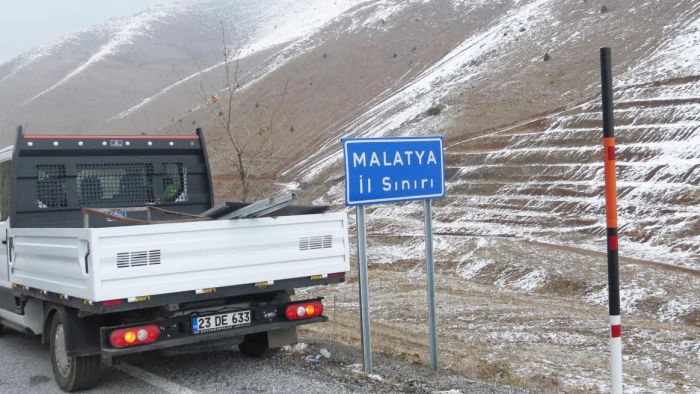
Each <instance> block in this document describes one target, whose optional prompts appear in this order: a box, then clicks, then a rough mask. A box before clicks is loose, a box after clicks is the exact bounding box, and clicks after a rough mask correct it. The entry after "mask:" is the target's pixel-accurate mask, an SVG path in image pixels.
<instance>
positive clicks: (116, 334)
mask: <svg viewBox="0 0 700 394" xmlns="http://www.w3.org/2000/svg"><path fill="white" fill-rule="evenodd" d="M159 337H160V329H159V328H158V326H156V325H154V324H150V325H147V326H138V327H129V328H120V329H119V330H114V331H112V333H111V334H110V335H109V342H110V343H111V344H112V346H114V347H118V348H121V347H129V346H136V345H143V344H146V343H151V342H155V341H157V340H158V338H159Z"/></svg>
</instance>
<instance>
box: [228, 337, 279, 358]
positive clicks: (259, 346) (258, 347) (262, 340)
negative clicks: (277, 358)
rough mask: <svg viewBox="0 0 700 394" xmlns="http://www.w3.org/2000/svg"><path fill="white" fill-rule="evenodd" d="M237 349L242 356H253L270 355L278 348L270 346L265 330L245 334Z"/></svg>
mask: <svg viewBox="0 0 700 394" xmlns="http://www.w3.org/2000/svg"><path fill="white" fill-rule="evenodd" d="M238 349H239V350H240V351H241V353H243V355H244V356H246V357H254V358H264V357H271V356H274V355H275V354H277V352H278V351H279V350H280V349H279V348H270V346H269V344H268V342H267V333H266V332H258V333H255V334H248V335H246V336H245V338H244V339H243V342H241V343H240V345H238Z"/></svg>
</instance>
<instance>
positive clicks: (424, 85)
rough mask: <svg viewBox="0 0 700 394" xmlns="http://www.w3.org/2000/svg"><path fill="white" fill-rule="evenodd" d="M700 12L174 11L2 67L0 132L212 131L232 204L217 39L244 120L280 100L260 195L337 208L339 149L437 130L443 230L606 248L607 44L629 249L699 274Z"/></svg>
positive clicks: (638, 5)
mask: <svg viewBox="0 0 700 394" xmlns="http://www.w3.org/2000/svg"><path fill="white" fill-rule="evenodd" d="M699 9H700V5H699V4H698V3H697V2H695V1H678V2H673V3H672V4H671V3H668V4H667V3H661V2H656V1H635V2H628V1H613V0H611V1H608V2H606V3H605V4H603V5H601V4H598V3H596V4H593V2H586V1H584V2H581V1H573V0H571V1H554V0H527V1H526V0H522V1H509V0H503V1H439V0H435V1H422V0H421V1H419V0H381V1H352V0H334V1H321V0H305V1H272V0H266V1H262V2H261V1H252V0H246V1H213V0H210V1H182V2H178V3H173V4H170V5H165V6H157V7H153V8H150V9H148V10H147V11H144V12H142V13H140V14H137V15H134V16H132V17H127V18H123V19H118V20H113V21H109V22H107V23H104V24H102V25H99V26H95V27H93V28H90V29H88V30H85V31H81V32H76V33H74V34H70V35H68V36H65V37H63V38H61V39H60V40H58V41H57V42H55V43H52V44H47V45H45V46H43V47H41V48H37V49H36V50H34V51H31V52H29V53H26V54H24V55H21V56H19V57H17V58H15V59H13V60H12V61H10V62H7V63H5V64H2V65H0V92H2V94H1V95H0V127H1V128H2V133H0V137H1V138H2V139H3V140H4V141H5V142H6V143H9V142H11V141H12V138H13V130H14V126H15V125H17V124H23V125H26V126H28V129H29V130H34V131H56V132H59V131H70V132H89V131H93V130H101V131H105V132H144V131H147V132H167V133H191V132H192V129H193V128H194V127H199V126H203V127H204V128H205V129H207V130H209V135H210V139H211V140H213V141H214V144H212V146H213V147H212V150H213V152H212V153H213V156H214V158H215V160H214V163H215V172H216V175H217V177H216V179H217V180H218V181H219V183H218V186H220V187H219V190H218V194H219V196H220V197H224V196H228V197H235V187H236V186H235V184H236V182H235V175H234V174H233V173H232V171H231V169H230V166H229V165H228V164H227V162H226V160H224V157H225V156H226V149H227V148H226V145H225V139H224V138H223V136H222V134H221V131H220V130H218V129H217V127H216V126H217V124H216V122H215V121H213V120H212V119H211V113H210V112H208V111H206V110H205V108H204V107H205V105H204V104H203V103H204V100H206V99H207V93H205V92H213V93H214V94H215V93H216V92H218V91H220V90H221V88H222V87H223V83H224V76H223V70H222V65H223V63H222V53H221V51H222V38H221V27H222V26H223V27H224V30H225V31H226V35H227V37H226V43H227V45H228V46H229V47H230V48H231V50H232V51H234V52H235V53H236V54H237V55H238V58H239V62H240V70H239V73H240V75H239V82H240V86H241V90H240V98H239V101H238V102H237V103H236V107H237V110H238V111H239V112H240V115H239V116H237V118H236V122H237V123H240V124H241V125H243V126H245V127H251V126H252V127H253V129H254V130H255V129H257V127H258V126H259V125H256V124H255V122H260V119H261V118H263V117H264V116H265V114H263V113H262V112H260V111H261V110H260V109H259V108H263V109H264V108H269V107H270V106H272V105H280V106H281V108H279V111H277V110H275V112H276V113H278V115H277V119H272V120H271V121H274V122H275V127H276V128H277V129H278V130H281V131H282V132H281V133H278V134H277V136H276V138H278V139H280V140H281V143H282V144H284V146H285V149H284V151H283V152H280V153H279V154H277V155H276V156H275V157H271V158H269V163H268V167H267V168H266V169H265V170H263V171H259V172H258V173H257V174H254V175H255V176H256V179H257V180H258V181H259V182H261V183H271V182H274V181H276V182H279V183H280V184H282V185H285V186H284V187H285V188H292V189H296V190H297V191H298V192H299V193H300V194H301V195H302V196H303V197H304V198H306V199H309V200H314V199H318V200H319V201H325V202H328V203H332V204H336V205H338V206H339V205H341V204H342V200H341V195H342V193H340V190H341V187H342V182H341V168H340V154H341V153H340V149H339V146H338V139H339V137H340V136H382V135H395V134H404V135H405V134H442V135H445V136H446V137H447V140H448V142H449V146H448V148H447V158H448V165H449V167H450V170H449V173H450V175H451V179H450V183H449V189H448V195H449V197H448V198H447V199H445V200H444V201H442V202H439V203H437V204H438V206H439V207H438V209H436V218H437V219H438V222H437V229H438V231H441V232H445V233H462V234H478V235H506V236H518V237H524V238H528V239H534V240H539V241H545V242H550V243H558V244H566V245H568V244H572V243H575V244H576V245H577V246H580V247H585V248H589V249H592V250H603V246H604V245H603V244H602V240H603V237H602V236H601V231H602V228H603V220H602V219H603V214H602V213H603V206H602V204H603V199H602V166H601V161H600V160H599V159H600V157H599V156H600V146H599V145H600V143H599V142H600V135H599V134H600V130H599V129H600V123H601V122H600V114H599V112H600V111H599V108H598V98H597V97H598V90H599V87H598V78H599V75H598V73H599V71H598V64H597V49H598V47H600V46H604V45H605V46H611V47H613V55H614V65H615V73H616V74H617V75H616V80H615V81H616V100H617V102H616V104H617V108H616V109H617V111H616V116H617V130H618V143H619V149H620V156H619V162H618V164H619V172H620V174H619V177H620V184H619V186H620V208H621V212H620V215H621V220H620V222H621V226H622V228H621V234H622V237H623V243H622V247H621V251H622V253H623V254H624V255H627V256H631V257H636V258H639V259H646V260H654V261H659V262H662V263H668V264H674V265H680V266H684V267H688V268H694V269H697V268H699V267H700V211H699V209H700V208H698V206H699V204H698V201H700V185H699V182H700V172H699V171H700V153H699V152H700V148H699V145H700V142H699V138H700V131H699V130H700V101H699V100H700V90H699V88H698V86H699V84H698V78H700V70H698V68H699V67H700V66H698V65H699V64H700V52H698V48H699V47H700V44H699V42H700V36H699V35H700V33H699V32H698V31H699V29H700V27H699V25H698V24H699V23H700V19H699V18H698V11H699ZM620 26H624V27H623V28H620ZM545 54H546V56H545ZM283 87H284V89H283ZM282 90H284V92H285V94H286V97H285V98H284V100H283V102H278V101H276V100H278V99H277V98H276V97H277V96H278V95H279V93H280V92H281V91H282ZM274 103H277V104H274ZM271 124H272V122H271ZM232 195H233V196H232ZM418 209H419V208H418V207H417V206H414V205H410V204H408V205H398V206H384V207H381V208H378V209H376V211H375V212H374V217H376V218H379V217H381V218H385V219H386V220H388V221H389V222H391V223H393V224H392V225H390V226H384V227H383V228H382V231H385V232H394V233H415V232H417V231H418V229H419V228H420V220H419V215H418ZM552 215H555V217H556V219H555V220H553V219H552ZM407 218H408V219H412V220H406V219H407ZM373 221H374V220H373Z"/></svg>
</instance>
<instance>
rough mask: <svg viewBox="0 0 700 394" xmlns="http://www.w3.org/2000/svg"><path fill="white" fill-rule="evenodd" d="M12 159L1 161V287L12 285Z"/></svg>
mask: <svg viewBox="0 0 700 394" xmlns="http://www.w3.org/2000/svg"><path fill="white" fill-rule="evenodd" d="M11 163H12V161H11V160H5V161H3V162H0V241H2V242H0V287H10V277H9V272H10V271H9V265H8V254H7V251H8V250H7V245H8V243H9V239H8V230H9V227H10V226H9V224H10V207H11V204H10V196H11V195H12V193H11V185H12V172H11V167H10V166H11Z"/></svg>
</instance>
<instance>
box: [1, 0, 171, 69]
mask: <svg viewBox="0 0 700 394" xmlns="http://www.w3.org/2000/svg"><path fill="white" fill-rule="evenodd" d="M168 2H170V1H169V0H0V64H1V63H4V62H6V61H8V60H10V59H12V58H13V57H15V56H17V55H20V54H22V53H24V52H27V51H29V50H31V49H32V48H34V47H37V46H39V45H41V44H45V43H49V42H51V41H53V40H55V39H57V38H59V37H61V36H62V35H64V34H66V33H70V32H72V31H76V30H82V29H85V28H87V27H90V26H92V25H95V24H98V23H100V22H104V21H106V20H109V19H111V18H117V17H120V16H125V15H130V14H134V13H137V12H139V11H142V10H145V9H146V8H148V7H149V6H151V5H154V4H162V3H168Z"/></svg>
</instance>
